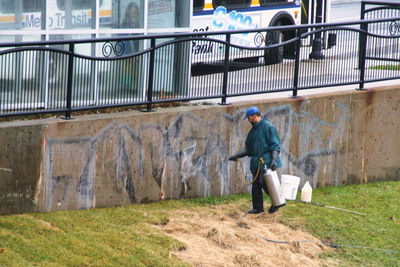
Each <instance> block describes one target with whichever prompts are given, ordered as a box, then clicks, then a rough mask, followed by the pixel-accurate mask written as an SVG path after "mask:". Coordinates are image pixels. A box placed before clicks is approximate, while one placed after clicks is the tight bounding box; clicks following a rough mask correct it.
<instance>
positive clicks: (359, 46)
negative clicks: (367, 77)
mask: <svg viewBox="0 0 400 267" xmlns="http://www.w3.org/2000/svg"><path fill="white" fill-rule="evenodd" d="M364 18H365V2H364V1H361V13H360V20H364ZM360 29H361V30H362V31H366V29H365V24H364V23H362V24H361V25H360ZM364 37H366V36H365V35H363V34H360V41H359V42H358V51H359V53H360V54H359V57H358V69H361V64H362V62H361V61H362V60H361V56H360V55H361V50H362V49H363V46H364V42H365V40H364Z"/></svg>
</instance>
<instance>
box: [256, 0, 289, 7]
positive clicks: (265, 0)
mask: <svg viewBox="0 0 400 267" xmlns="http://www.w3.org/2000/svg"><path fill="white" fill-rule="evenodd" d="M293 1H294V0H260V5H261V6H267V5H272V4H285V3H287V2H293Z"/></svg>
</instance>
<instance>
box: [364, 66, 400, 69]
mask: <svg viewBox="0 0 400 267" xmlns="http://www.w3.org/2000/svg"><path fill="white" fill-rule="evenodd" d="M369 69H373V70H400V65H381V66H374V67H369Z"/></svg>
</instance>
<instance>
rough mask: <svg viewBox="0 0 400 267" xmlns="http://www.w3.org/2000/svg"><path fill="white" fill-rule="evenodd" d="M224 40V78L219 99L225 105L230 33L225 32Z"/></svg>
mask: <svg viewBox="0 0 400 267" xmlns="http://www.w3.org/2000/svg"><path fill="white" fill-rule="evenodd" d="M226 42H227V44H226V45H225V60H224V78H223V83H222V94H223V95H224V96H223V97H222V100H221V105H226V95H227V87H228V74H229V50H230V48H231V34H230V33H227V34H226Z"/></svg>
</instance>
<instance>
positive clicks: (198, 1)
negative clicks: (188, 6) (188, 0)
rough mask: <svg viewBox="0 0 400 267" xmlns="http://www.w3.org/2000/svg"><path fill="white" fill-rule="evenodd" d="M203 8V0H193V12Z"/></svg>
mask: <svg viewBox="0 0 400 267" xmlns="http://www.w3.org/2000/svg"><path fill="white" fill-rule="evenodd" d="M203 9H204V0H193V12H201V11H203Z"/></svg>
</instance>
